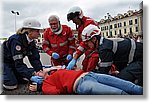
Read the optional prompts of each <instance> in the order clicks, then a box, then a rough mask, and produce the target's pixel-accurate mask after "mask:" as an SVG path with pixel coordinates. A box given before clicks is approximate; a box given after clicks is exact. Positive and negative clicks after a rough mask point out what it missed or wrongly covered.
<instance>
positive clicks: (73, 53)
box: [73, 52, 80, 61]
mask: <svg viewBox="0 0 150 102" xmlns="http://www.w3.org/2000/svg"><path fill="white" fill-rule="evenodd" d="M75 54H76V52H74V53H73V57H74V56H75ZM77 61H80V57H79V58H78V59H77Z"/></svg>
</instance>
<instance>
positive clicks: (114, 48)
mask: <svg viewBox="0 0 150 102" xmlns="http://www.w3.org/2000/svg"><path fill="white" fill-rule="evenodd" d="M117 47H118V42H117V41H113V49H112V50H113V52H114V54H115V53H116V51H117Z"/></svg>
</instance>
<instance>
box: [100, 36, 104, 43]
mask: <svg viewBox="0 0 150 102" xmlns="http://www.w3.org/2000/svg"><path fill="white" fill-rule="evenodd" d="M103 40H104V37H101V39H100V42H99V44H100V45H101V44H103Z"/></svg>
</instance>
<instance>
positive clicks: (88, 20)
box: [76, 16, 99, 55]
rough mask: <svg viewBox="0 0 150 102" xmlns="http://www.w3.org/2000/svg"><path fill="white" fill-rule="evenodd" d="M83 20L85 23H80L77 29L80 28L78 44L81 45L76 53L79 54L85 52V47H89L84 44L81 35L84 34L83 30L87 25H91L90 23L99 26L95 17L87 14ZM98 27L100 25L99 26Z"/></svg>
mask: <svg viewBox="0 0 150 102" xmlns="http://www.w3.org/2000/svg"><path fill="white" fill-rule="evenodd" d="M82 21H83V23H82V24H81V25H79V26H78V28H77V30H78V43H77V44H80V45H79V47H78V49H77V51H76V53H77V54H79V55H81V54H83V52H84V50H85V49H88V48H87V46H86V45H85V44H84V42H82V37H81V36H82V31H83V29H84V28H85V27H86V26H88V25H90V24H93V25H96V26H98V23H97V22H95V21H94V20H93V19H91V18H90V17H85V16H83V18H82ZM98 27H99V26H98ZM81 42H82V43H81ZM81 47H82V48H81ZM80 48H81V49H80Z"/></svg>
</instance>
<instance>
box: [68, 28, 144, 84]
mask: <svg viewBox="0 0 150 102" xmlns="http://www.w3.org/2000/svg"><path fill="white" fill-rule="evenodd" d="M99 33H100V30H99V28H98V27H97V26H94V25H89V26H87V27H86V28H85V29H84V30H83V32H82V39H83V41H84V42H85V43H87V45H88V46H89V47H90V48H96V49H97V51H98V53H99V62H98V65H97V68H96V69H95V72H98V73H105V74H108V72H109V70H110V68H111V65H112V64H113V65H115V66H116V68H117V70H118V71H119V73H118V74H117V77H119V78H122V79H125V80H129V81H131V82H135V81H136V83H137V84H138V85H141V86H142V84H143V44H142V43H139V42H135V41H134V40H133V39H129V38H126V39H123V40H121V41H115V40H114V41H113V40H109V39H105V38H104V37H102V36H100V35H99ZM76 60H77V59H74V58H73V59H72V61H71V62H70V63H69V65H68V66H69V68H70V69H73V66H74V65H75V64H76Z"/></svg>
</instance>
